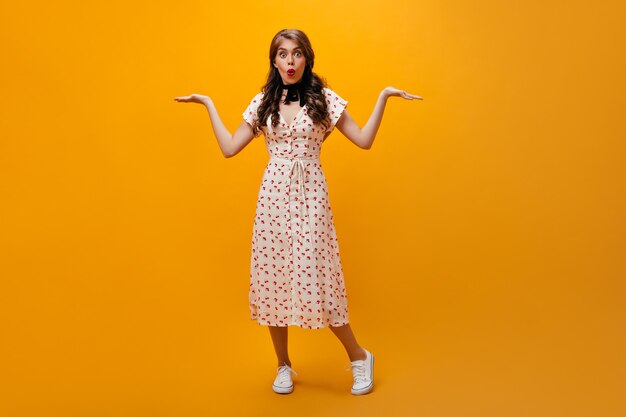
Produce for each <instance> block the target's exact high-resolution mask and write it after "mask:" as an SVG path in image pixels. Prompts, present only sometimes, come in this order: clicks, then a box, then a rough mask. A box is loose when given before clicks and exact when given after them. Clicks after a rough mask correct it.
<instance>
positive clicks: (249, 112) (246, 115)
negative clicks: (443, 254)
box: [242, 93, 263, 126]
mask: <svg viewBox="0 0 626 417" xmlns="http://www.w3.org/2000/svg"><path fill="white" fill-rule="evenodd" d="M262 98H263V93H259V94H257V95H256V96H254V98H253V99H252V100H250V104H248V107H247V108H246V110H245V111H244V112H243V113H242V115H243V119H244V120H245V121H246V122H248V123H249V124H250V126H252V125H254V122H255V121H256V120H257V119H258V118H259V117H258V114H257V110H258V108H259V105H260V104H261V99H262Z"/></svg>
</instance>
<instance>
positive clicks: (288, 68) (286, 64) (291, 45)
mask: <svg viewBox="0 0 626 417" xmlns="http://www.w3.org/2000/svg"><path fill="white" fill-rule="evenodd" d="M274 66H275V67H276V68H277V69H278V73H279V74H280V76H281V78H282V79H283V83H284V84H295V83H297V82H298V81H300V79H301V78H302V74H304V68H305V67H306V59H305V58H304V54H303V53H302V48H300V46H299V45H298V44H297V43H295V42H294V41H292V40H290V39H283V40H282V41H281V42H280V45H279V46H278V51H277V52H276V56H275V57H274Z"/></svg>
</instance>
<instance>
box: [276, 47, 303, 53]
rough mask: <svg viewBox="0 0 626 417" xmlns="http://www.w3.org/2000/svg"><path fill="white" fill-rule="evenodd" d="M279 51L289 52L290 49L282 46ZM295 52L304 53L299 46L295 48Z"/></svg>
mask: <svg viewBox="0 0 626 417" xmlns="http://www.w3.org/2000/svg"><path fill="white" fill-rule="evenodd" d="M278 50H279V51H280V50H283V51H289V49H287V48H283V47H282V46H281V47H280V48H278ZM293 50H294V51H300V52H302V48H300V47H299V46H296V47H295V48H293Z"/></svg>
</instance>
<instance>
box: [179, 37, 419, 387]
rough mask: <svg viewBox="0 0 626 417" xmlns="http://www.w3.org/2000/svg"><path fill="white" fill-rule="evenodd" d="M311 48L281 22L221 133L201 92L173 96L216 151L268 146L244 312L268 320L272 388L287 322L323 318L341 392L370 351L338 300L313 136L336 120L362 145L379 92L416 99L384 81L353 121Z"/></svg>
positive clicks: (318, 324) (367, 383)
mask: <svg viewBox="0 0 626 417" xmlns="http://www.w3.org/2000/svg"><path fill="white" fill-rule="evenodd" d="M314 59H315V54H314V52H313V49H312V48H311V43H310V42H309V39H308V38H307V36H306V35H305V34H304V33H303V32H301V31H299V30H295V29H292V30H288V29H285V30H281V31H280V32H278V33H277V34H276V35H275V36H274V38H273V39H272V42H271V45H270V54H269V60H270V68H269V74H268V78H267V82H266V84H265V85H264V87H263V89H262V92H260V93H258V94H257V95H256V96H254V97H253V99H252V100H251V101H250V104H249V105H248V107H247V108H246V110H245V111H244V113H243V119H244V120H243V121H242V123H241V125H240V126H239V128H238V129H237V131H236V132H235V133H234V134H233V135H231V134H230V132H229V131H228V130H227V129H226V127H225V126H224V124H223V123H222V121H221V120H220V117H219V115H218V113H217V110H216V108H215V105H214V104H213V102H212V101H211V99H210V98H209V97H207V96H203V95H199V94H192V95H189V96H185V97H176V98H175V100H176V101H180V102H193V103H201V104H204V105H205V106H206V107H207V110H208V112H209V117H210V119H211V123H212V126H213V131H214V132H215V136H216V137H217V140H218V143H219V146H220V148H221V150H222V153H223V154H224V156H225V157H226V158H230V157H232V156H235V155H237V154H238V153H239V152H240V151H241V150H242V149H243V148H244V147H245V146H246V145H247V144H248V143H250V141H251V140H252V139H253V138H254V137H256V136H258V135H259V134H260V132H261V131H262V132H263V133H264V136H265V143H266V146H267V150H268V152H269V154H270V157H271V158H270V160H269V162H268V164H267V167H266V169H265V172H264V175H263V180H262V183H261V187H260V189H259V195H258V200H257V207H256V215H255V220H254V227H253V233H252V235H253V236H252V254H251V263H250V291H249V305H250V317H251V319H252V320H256V321H257V322H258V323H259V324H261V325H266V326H268V328H269V331H270V335H271V338H272V342H273V344H274V349H275V351H276V355H277V357H278V370H277V373H278V375H277V376H276V378H275V380H274V383H273V385H272V387H273V389H274V391H275V392H277V393H281V394H287V393H290V392H292V391H293V381H292V379H291V373H294V374H296V375H297V373H296V372H295V371H294V370H293V369H292V368H291V361H290V359H289V355H288V352H287V335H288V332H287V331H288V326H290V325H297V326H299V327H301V328H307V329H319V328H323V327H329V328H330V329H331V330H332V331H333V333H334V334H335V335H336V336H337V337H338V338H339V340H340V341H341V343H342V344H343V346H344V347H345V349H346V351H347V353H348V356H349V358H350V361H351V364H350V367H348V368H347V370H349V369H352V373H353V379H354V384H353V386H352V389H351V392H352V394H355V395H360V394H366V393H368V392H370V391H371V390H372V388H373V375H374V356H373V355H372V354H371V353H370V352H369V351H368V350H367V349H364V348H362V347H361V346H360V345H359V344H358V343H357V341H356V338H355V336H354V333H353V332H352V329H351V328H350V324H349V323H348V302H347V298H346V288H345V283H344V279H343V273H342V268H341V261H340V257H339V246H338V242H337V235H336V232H335V227H334V223H333V216H332V211H331V208H330V203H329V199H328V188H327V184H326V180H325V177H324V173H323V171H322V166H321V163H320V159H319V157H320V150H321V146H322V143H323V142H324V140H325V139H326V137H327V136H328V135H329V134H330V133H331V131H332V130H333V128H334V127H335V126H336V127H337V129H339V131H340V132H341V133H343V134H344V135H345V136H346V137H347V138H348V139H349V140H351V141H352V142H353V143H354V144H355V145H357V146H358V147H360V148H362V149H370V148H371V146H372V143H373V141H374V137H375V136H376V132H377V131H378V127H379V126H380V122H381V119H382V116H383V111H384V108H385V104H386V102H387V98H388V97H392V96H399V97H403V98H405V99H407V100H412V99H421V97H419V96H415V95H412V94H408V93H406V92H404V91H401V90H398V89H396V88H393V87H387V88H385V89H384V90H383V91H382V92H381V93H380V95H379V97H378V101H377V103H376V105H375V107H374V111H373V113H372V115H371V116H370V119H369V120H368V122H367V123H366V124H365V126H364V127H363V128H360V127H359V126H358V125H357V124H356V123H355V122H354V120H353V119H352V118H351V117H350V115H349V113H348V111H347V110H346V109H345V108H346V106H347V104H348V102H347V101H345V100H344V99H342V98H341V97H340V96H339V95H337V94H336V93H335V92H334V91H332V90H330V89H329V88H326V83H325V81H324V80H323V79H321V78H320V77H319V76H318V75H317V74H315V73H314V72H313V71H312V70H313V65H314Z"/></svg>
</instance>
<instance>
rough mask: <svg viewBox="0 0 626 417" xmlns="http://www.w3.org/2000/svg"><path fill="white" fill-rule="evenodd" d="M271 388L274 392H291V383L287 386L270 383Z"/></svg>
mask: <svg viewBox="0 0 626 417" xmlns="http://www.w3.org/2000/svg"><path fill="white" fill-rule="evenodd" d="M272 389H273V390H274V392H275V393H276V394H291V393H292V392H293V385H292V386H290V387H287V388H282V387H277V386H276V385H272Z"/></svg>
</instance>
